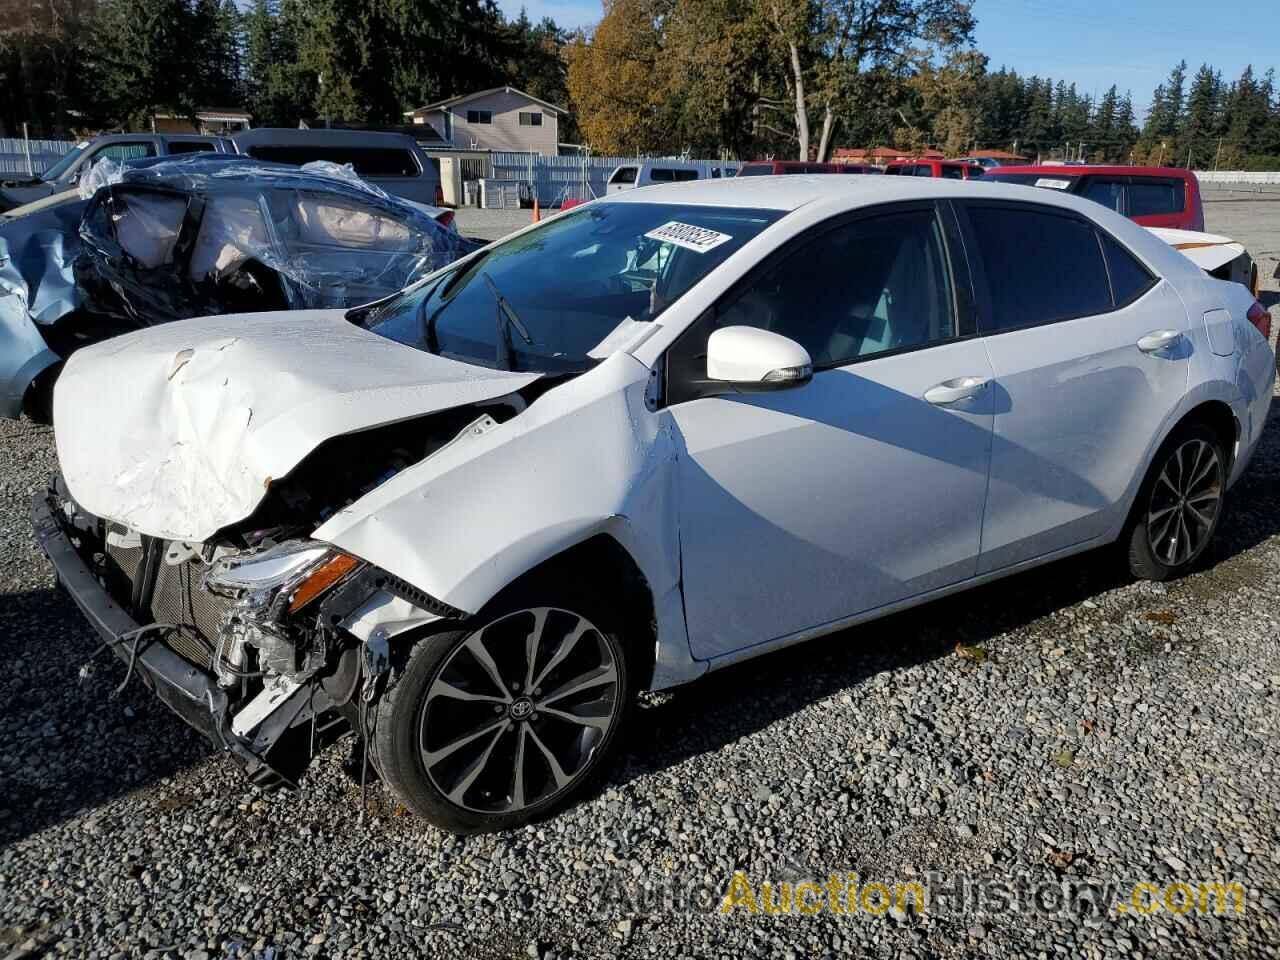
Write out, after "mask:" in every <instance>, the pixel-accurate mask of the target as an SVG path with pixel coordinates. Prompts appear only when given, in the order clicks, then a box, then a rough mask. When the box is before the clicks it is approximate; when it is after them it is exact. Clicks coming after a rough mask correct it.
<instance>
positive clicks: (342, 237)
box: [0, 154, 480, 419]
mask: <svg viewBox="0 0 1280 960" xmlns="http://www.w3.org/2000/svg"><path fill="white" fill-rule="evenodd" d="M438 213H445V211H438V210H434V209H433V208H430V207H426V206H423V205H421V204H414V203H409V202H407V201H403V200H399V199H397V198H393V197H390V196H388V195H387V194H386V193H385V192H384V191H382V190H381V189H379V188H378V187H375V186H371V185H370V184H367V183H365V182H363V181H362V180H360V179H359V177H357V176H355V175H354V174H353V173H352V172H351V170H350V169H349V168H345V167H339V166H337V165H335V164H331V163H312V164H307V165H305V166H304V167H301V168H299V167H290V166H286V165H283V164H271V163H264V162H261V161H256V160H252V159H250V158H246V157H239V156H224V155H208V154H205V155H199V154H196V155H190V156H186V157H182V158H180V159H172V158H158V159H155V160H146V161H132V162H129V163H117V162H114V161H111V160H103V161H100V162H99V163H98V164H96V165H95V166H94V167H93V168H92V170H90V172H89V173H88V174H86V175H85V177H84V178H82V182H81V196H80V197H79V198H77V197H76V195H75V194H72V195H70V196H69V197H66V198H64V199H62V200H61V201H60V202H59V203H57V204H54V205H51V206H49V207H48V208H47V209H40V210H34V211H32V212H29V213H26V214H24V215H22V216H19V217H16V218H12V219H6V220H5V221H4V222H3V223H2V224H0V416H6V417H16V416H18V415H19V414H20V413H21V412H23V410H24V408H25V409H26V411H27V412H28V413H30V414H32V415H34V416H36V417H37V418H39V419H47V418H48V413H49V411H48V387H49V385H50V384H51V382H52V376H53V375H56V373H57V368H58V364H59V363H60V362H61V361H62V360H65V359H66V358H67V357H68V356H69V355H70V354H71V353H72V352H74V350H75V349H77V348H78V347H79V346H81V345H83V344H85V343H91V342H96V341H98V340H103V339H107V338H109V337H112V336H116V335H118V334H120V333H122V332H125V331H128V330H133V329H137V328H140V327H147V326H152V325H155V324H159V323H164V322H166V321H170V320H178V319H186V318H189V317H195V316H205V315H211V314H227V313H248V312H255V311H262V310H303V309H314V308H332V307H351V306H356V305H358V304H362V303H368V302H371V301H375V300H379V299H382V298H384V297H386V296H388V295H390V294H392V293H394V292H396V291H397V290H400V289H402V288H403V287H405V286H408V285H410V284H412V283H414V282H415V281H417V280H418V279H420V278H422V277H424V276H426V275H428V274H430V273H431V272H433V271H435V270H437V269H439V268H440V267H443V266H446V265H447V264H449V263H452V262H453V261H454V260H456V259H458V258H459V257H461V256H463V255H465V254H466V253H469V252H470V251H472V250H474V249H476V248H477V247H479V246H480V244H478V243H476V242H474V241H470V240H467V239H465V238H463V237H461V236H459V234H458V233H457V231H456V229H455V228H454V227H453V226H452V223H451V222H450V223H448V224H446V223H442V222H440V221H439V220H437V219H436V216H435V214H438ZM448 219H451V218H448Z"/></svg>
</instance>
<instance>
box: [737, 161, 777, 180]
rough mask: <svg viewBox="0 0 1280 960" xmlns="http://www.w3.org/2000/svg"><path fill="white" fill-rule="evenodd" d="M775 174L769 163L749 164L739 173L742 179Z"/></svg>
mask: <svg viewBox="0 0 1280 960" xmlns="http://www.w3.org/2000/svg"><path fill="white" fill-rule="evenodd" d="M771 173H773V167H772V166H770V165H769V164H767V163H749V164H747V165H746V166H745V167H743V168H742V169H741V170H739V171H738V176H740V177H767V176H769V175H770V174H771Z"/></svg>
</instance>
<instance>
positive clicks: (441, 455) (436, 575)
mask: <svg viewBox="0 0 1280 960" xmlns="http://www.w3.org/2000/svg"><path fill="white" fill-rule="evenodd" d="M648 380H649V368H648V367H647V366H645V365H644V364H642V363H640V362H639V361H638V360H636V359H635V358H634V357H632V356H631V355H630V354H627V353H623V352H618V353H614V354H613V355H611V356H610V357H609V358H608V359H606V360H605V361H603V362H602V363H600V364H599V365H598V366H596V367H595V368H593V369H592V370H590V371H589V372H587V373H585V374H583V375H581V376H579V377H576V378H575V379H573V380H570V381H569V382H567V383H565V384H562V385H561V386H559V387H556V388H555V389H553V390H551V391H548V392H547V393H546V394H545V395H544V396H542V397H541V398H539V400H538V401H537V402H536V403H534V404H533V405H531V406H530V407H529V409H527V410H526V411H525V412H524V413H522V414H521V415H520V416H518V417H515V418H513V419H511V420H509V421H507V422H506V423H503V424H500V425H498V426H495V427H494V428H492V429H490V430H488V431H486V432H485V433H483V434H481V435H479V436H475V437H472V438H469V439H468V440H466V441H465V442H461V443H455V444H452V445H450V446H448V447H446V448H444V449H442V450H440V451H438V452H437V453H436V454H434V455H433V456H431V457H429V458H427V459H426V460H424V461H422V462H420V463H418V464H415V465H414V466H412V467H410V468H408V469H406V470H404V471H402V472H401V473H399V474H398V475H396V476H395V477H393V478H392V479H390V480H388V481H387V482H386V483H384V484H383V485H382V486H380V487H378V488H377V489H376V490H373V491H371V492H370V493H369V494H367V495H366V496H365V497H363V498H362V499H360V500H357V501H356V502H355V503H353V504H351V505H350V506H348V507H347V508H345V509H343V510H341V511H339V512H338V513H336V514H335V515H334V516H333V517H331V518H330V519H329V520H328V521H326V522H325V523H324V524H323V525H322V526H321V527H320V528H319V529H317V530H316V531H315V533H314V534H313V536H314V537H315V538H316V539H319V540H325V541H328V542H329V543H332V544H333V545H334V546H336V547H339V548H340V549H342V550H346V551H348V552H350V553H352V554H354V555H356V556H358V557H361V558H362V559H364V560H367V561H369V562H370V563H372V564H374V565H376V566H378V567H380V568H382V569H384V570H386V571H388V572H390V573H392V574H394V575H396V576H397V577H400V578H402V579H404V580H406V581H407V582H409V583H410V584H412V585H413V586H415V587H417V588H418V589H420V590H424V591H426V592H427V593H429V594H430V595H431V596H433V597H434V598H436V599H437V600H440V601H442V602H443V603H446V604H449V605H450V606H452V607H456V608H458V609H460V610H464V611H467V612H470V613H474V612H476V611H478V610H480V609H481V608H482V607H483V606H484V605H485V604H486V603H487V602H488V601H489V600H491V599H492V598H493V597H494V596H496V595H497V594H498V593H499V592H500V591H501V590H502V589H503V588H504V587H506V586H507V585H508V584H510V583H512V582H513V581H515V580H516V579H517V578H518V577H520V576H521V575H522V574H524V573H527V572H528V571H529V570H532V569H533V568H534V567H536V566H537V565H538V564H540V563H542V562H544V561H546V560H549V559H551V558H553V557H555V556H557V555H559V554H561V553H563V552H564V551H566V550H568V549H569V548H571V547H573V546H576V545H577V544H580V543H583V542H584V541H586V540H589V539H590V538H592V537H594V536H596V535H598V534H605V535H607V536H610V537H612V538H613V539H614V540H616V541H617V542H618V544H619V545H620V546H622V548H623V549H625V550H626V551H627V552H628V554H630V556H631V557H632V559H633V560H634V561H635V563H636V565H637V566H638V567H639V568H640V571H641V573H643V575H644V577H645V579H646V580H647V581H648V584H649V587H650V589H651V591H652V594H653V602H654V611H655V616H656V618H657V621H658V651H657V658H656V659H657V669H656V670H655V676H654V681H653V685H654V686H655V687H660V686H669V685H672V684H674V683H679V682H684V681H686V680H688V679H692V678H693V677H694V676H696V675H698V674H699V673H700V672H701V670H702V665H700V664H697V663H695V662H694V661H693V660H692V658H691V656H690V652H689V643H688V634H687V631H686V629H685V625H684V617H683V605H682V603H681V602H680V592H679V591H680V549H679V542H678V541H679V535H678V524H677V512H676V496H675V470H674V467H675V458H676V456H677V445H676V442H675V440H674V439H673V437H672V435H671V426H670V422H669V420H667V419H666V418H662V417H659V416H658V415H657V414H655V413H653V412H652V411H650V410H649V409H648V408H647V407H646V404H645V388H646V386H647V384H648ZM583 436H590V437H593V438H596V442H595V443H593V444H585V443H583V442H582V439H581V438H582V437H583Z"/></svg>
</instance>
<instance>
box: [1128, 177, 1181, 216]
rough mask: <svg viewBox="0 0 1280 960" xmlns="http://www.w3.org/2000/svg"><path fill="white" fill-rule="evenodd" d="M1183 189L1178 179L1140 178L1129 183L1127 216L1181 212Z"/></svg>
mask: <svg viewBox="0 0 1280 960" xmlns="http://www.w3.org/2000/svg"><path fill="white" fill-rule="evenodd" d="M1185 192H1186V191H1185V189H1184V187H1183V185H1182V183H1181V182H1180V181H1178V180H1142V179H1139V178H1137V177H1135V178H1134V179H1133V180H1132V181H1130V183H1129V216H1131V217H1156V216H1160V215H1162V214H1169V213H1181V212H1182V208H1183V203H1182V200H1183V196H1184V194H1185Z"/></svg>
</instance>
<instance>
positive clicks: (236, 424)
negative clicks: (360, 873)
mask: <svg viewBox="0 0 1280 960" xmlns="http://www.w3.org/2000/svg"><path fill="white" fill-rule="evenodd" d="M1266 317H1267V315H1266V313H1265V311H1262V310H1261V308H1260V307H1259V306H1257V305H1256V304H1255V303H1254V301H1253V299H1252V297H1250V296H1249V295H1248V293H1247V292H1246V291H1245V290H1244V289H1243V288H1242V287H1241V286H1240V285H1239V284H1232V283H1225V282H1221V281H1218V280H1214V279H1212V278H1210V277H1207V276H1205V275H1204V274H1203V273H1202V272H1201V271H1200V270H1198V269H1197V268H1196V267H1195V266H1194V265H1193V264H1192V263H1191V262H1190V261H1188V260H1187V259H1186V258H1185V257H1183V256H1181V255H1180V254H1178V253H1177V252H1176V251H1174V250H1172V249H1170V248H1169V247H1168V246H1167V245H1165V244H1164V243H1162V242H1160V241H1159V240H1158V239H1156V238H1155V237H1153V236H1152V235H1151V234H1150V233H1148V232H1147V231H1145V230H1143V229H1142V228H1141V227H1138V226H1136V225H1134V224H1133V223H1130V222H1129V221H1128V220H1126V219H1124V218H1123V217H1121V216H1119V215H1118V214H1116V213H1113V212H1112V211H1110V210H1107V209H1106V208H1104V207H1102V206H1100V205H1098V204H1095V203H1090V202H1088V201H1085V200H1081V199H1078V198H1075V197H1071V196H1061V195H1056V194H1052V193H1050V192H1048V191H1044V190H1035V189H1034V188H1028V187H1016V186H1006V185H1000V184H995V185H991V184H978V185H973V184H967V183H964V182H957V181H948V180H924V179H915V178H911V179H907V178H901V179H896V180H893V179H891V180H884V179H878V180H874V181H873V180H870V179H866V178H860V177H849V178H832V177H804V176H800V177H796V176H790V177H778V178H771V177H760V178H750V179H730V180H720V181H708V182H699V183H690V184H681V185H670V186H656V187H653V188H651V189H646V190H642V191H630V192H627V193H624V194H619V195H616V196H610V197H608V198H607V199H605V200H601V201H597V202H594V203H590V204H587V205H584V206H582V207H580V208H578V209H576V210H574V211H572V212H571V213H566V214H564V215H561V216H558V217H555V218H552V219H550V220H548V221H545V222H543V223H542V224H540V225H538V226H534V227H531V228H529V229H527V230H525V231H522V232H521V233H519V234H516V235H514V236H512V237H510V238H509V239H507V240H505V241H503V242H501V243H498V244H495V245H492V246H490V247H487V248H485V249H483V250H481V251H480V252H478V253H476V254H474V255H472V256H471V257H470V258H468V259H466V260H462V261H459V262H458V263H457V264H454V265H453V266H451V267H449V268H447V269H445V270H443V271H441V272H439V273H437V274H434V275H432V276H431V277H429V278H427V279H426V280H425V281H423V282H421V283H419V284H418V285H416V286H415V287H412V288H410V289H408V290H406V291H404V292H402V293H401V294H398V295H396V296H394V297H392V298H390V299H387V300H385V301H382V302H379V303H376V304H373V305H371V306H369V307H364V308H360V309H358V310H355V311H352V312H350V313H348V314H346V315H344V314H343V313H342V312H339V311H324V312H315V313H311V314H289V315H258V316H238V317H236V316H230V317H228V316H223V317H215V318H210V319H206V320H193V321H188V322H184V323H178V324H170V325H166V326H162V327H157V328H154V329H149V330H145V331H142V332H139V333H136V334H130V335H127V336H124V337H120V338H118V339H115V340H112V341H110V342H108V343H105V344H102V345H99V346H95V347H90V348H87V349H84V350H81V351H80V352H78V353H77V354H75V355H74V356H73V357H72V358H71V360H70V362H69V363H68V364H67V368H66V371H65V372H64V373H63V375H62V378H61V380H60V381H59V383H58V387H57V391H56V396H55V424H56V435H57V446H58V455H59V458H60V460H61V467H62V472H63V476H62V480H60V481H58V482H56V483H55V484H54V488H53V489H52V490H51V491H49V492H47V493H42V494H40V495H39V496H37V498H36V500H35V503H34V514H35V524H36V530H37V534H38V537H39V539H40V541H41V543H42V545H43V547H44V549H45V551H46V552H47V553H48V555H49V557H50V559H51V560H52V561H53V563H54V565H55V567H56V568H57V571H58V576H59V579H60V581H61V582H62V584H63V585H64V586H65V587H66V588H67V590H68V591H69V592H70V594H71V596H72V597H73V598H74V599H75V600H76V602H77V603H79V605H80V606H81V607H82V608H83V609H84V611H85V612H86V614H87V615H88V617H89V618H90V620H91V621H92V622H93V624H94V626H95V627H96V628H97V629H98V631H99V632H100V633H101V634H102V635H103V637H105V638H106V640H107V641H108V642H109V643H110V644H111V645H112V646H113V647H114V649H115V652H116V653H117V654H118V655H119V656H120V657H122V658H123V659H124V660H126V661H127V662H129V663H130V664H131V666H132V669H133V670H134V671H135V672H140V673H143V674H145V675H146V676H147V677H148V679H149V681H150V683H151V685H152V686H153V687H154V689H155V690H156V692H157V693H158V694H159V696H161V697H162V698H163V699H164V700H165V701H166V702H167V703H169V704H170V705H171V706H172V707H173V708H174V709H175V710H176V711H177V712H178V713H179V714H181V715H182V716H183V717H184V718H185V719H186V720H187V721H188V722H190V723H192V724H193V725H194V726H196V727H198V728H199V729H201V730H203V731H204V732H205V733H207V734H208V735H209V736H210V737H212V738H213V740H214V742H215V743H218V744H220V745H222V746H224V747H225V748H226V749H228V750H229V751H231V752H232V753H234V754H236V755H237V756H238V757H240V758H241V759H242V760H243V761H244V763H245V764H246V766H247V767H248V768H249V770H250V771H251V772H252V773H253V775H254V776H255V777H256V778H257V779H259V780H260V781H263V782H266V781H271V780H274V779H280V778H282V779H285V780H293V779H294V778H296V776H297V774H298V772H299V771H300V770H301V768H302V767H303V766H304V765H305V764H306V763H307V762H308V761H309V760H310V757H311V751H312V749H313V748H314V746H315V742H316V741H317V740H319V741H321V742H322V741H323V739H324V734H325V732H326V731H332V730H337V729H345V728H347V726H348V725H349V727H350V728H353V729H355V730H356V731H357V732H358V733H359V734H360V736H361V738H362V742H363V743H364V744H365V745H366V749H367V752H368V756H369V759H370V761H371V762H372V763H373V764H374V765H375V766H376V768H377V770H378V772H380V773H381V775H382V777H383V778H384V779H385V781H386V782H387V783H388V784H389V785H390V786H391V787H392V788H394V789H395V790H396V791H398V792H399V794H400V795H401V796H402V797H403V799H404V801H405V802H406V803H407V804H408V805H409V806H410V807H411V808H412V809H413V810H414V811H416V812H417V813H419V814H421V815H422V816H424V817H426V818H428V819H430V820H432V821H434V822H435V823H437V824H440V825H441V826H443V827H445V828H448V829H451V830H456V831H473V830H487V829H499V828H507V827H512V826H515V825H518V824H521V823H524V822H526V821H528V820H530V819H531V818H533V817H535V816H539V815H543V814H545V813H546V812H548V811H550V810H551V809H553V808H555V807H556V806H558V805H560V804H563V803H565V802H567V801H568V800H569V799H570V798H571V797H572V796H574V795H575V794H577V793H579V792H580V791H582V790H583V789H585V788H586V787H587V785H588V784H589V783H590V782H591V780H592V779H593V777H594V776H595V775H597V774H598V773H599V772H600V771H601V770H602V769H603V766H604V764H605V761H606V759H607V757H608V755H609V754H610V752H611V750H612V749H613V748H614V747H615V746H616V745H617V744H618V743H619V741H620V738H621V736H622V733H623V729H624V726H625V722H626V715H627V705H628V703H629V702H630V701H631V699H632V696H633V694H634V693H635V692H636V691H637V690H639V689H644V688H651V689H656V688H663V687H669V686H672V685H675V684H681V683H686V682H689V681H691V680H694V679H696V678H697V677H699V676H701V675H702V674H704V673H705V672H707V671H708V670H715V669H717V668H719V667H723V666H725V665H726V664H730V663H733V662H735V661H738V660H741V659H743V658H746V657H751V656H755V655H757V654H760V653H764V652H766V651H770V650H776V649H778V648H780V647H785V646H788V645H790V644H793V643H796V642H797V641H800V640H804V639H807V638H810V637H814V636H818V635H820V634H825V633H830V632H832V631H835V630H839V629H841V628H844V627H847V626H849V625H851V624H855V623H858V622H860V621H864V620H868V619H871V618H873V617H878V616H881V615H884V614H886V613H890V612H892V611H895V610H899V609H902V608H904V607H907V606H911V605H913V604H918V603H922V602H924V601H927V600H929V599H932V598H934V597H938V596H940V595H942V594H945V593H949V592H952V591H956V590H960V589H963V588H965V587H967V586H970V585H973V584H977V583H981V582H984V581H987V580H991V579H993V578H996V577H1001V576H1004V575H1006V574H1009V573H1013V572H1016V571H1019V570H1024V569H1026V568H1027V567H1029V566H1032V565H1035V564H1040V563H1045V562H1047V561H1051V560H1054V559H1056V558H1059V557H1065V556H1067V555H1069V554H1073V553H1076V552H1079V551H1082V550H1087V549H1090V548H1094V547H1103V546H1107V545H1116V546H1117V547H1118V548H1119V551H1120V553H1121V554H1122V555H1123V556H1124V557H1125V558H1126V559H1127V562H1128V564H1129V566H1130V568H1131V569H1132V571H1133V573H1134V574H1136V575H1138V576H1141V577H1150V578H1155V579H1164V578H1168V577H1172V576H1175V575H1177V574H1180V573H1182V572H1184V571H1186V570H1188V569H1190V568H1191V567H1193V565H1194V564H1195V563H1196V562H1197V560H1198V559H1199V558H1200V557H1201V556H1202V555H1203V554H1204V551H1205V549H1206V547H1207V545H1208V543H1209V542H1210V540H1211V538H1212V537H1213V534H1214V531H1215V529H1216V527H1217V525H1218V522H1219V519H1220V517H1221V511H1222V503H1223V496H1224V494H1225V493H1226V491H1227V488H1228V487H1229V486H1230V485H1231V483H1232V482H1233V481H1235V480H1236V479H1237V478H1238V477H1239V476H1240V474H1241V472H1242V471H1243V470H1244V469H1245V466H1246V464H1247V463H1248V461H1249V458H1250V455H1251V454H1252V453H1253V450H1254V448H1255V446H1256V444H1257V442H1258V437H1259V435H1260V433H1261V431H1262V429H1263V424H1264V422H1265V420H1266V415H1267V410H1268V407H1269V404H1270V402H1271V392H1272V383H1273V379H1274V376H1275V357H1274V356H1273V354H1272V351H1271V348H1270V346H1269V345H1268V341H1267V338H1266V335H1265V333H1266V330H1267V327H1268V324H1269V319H1266ZM795 655H797V656H803V653H802V652H800V651H799V650H797V651H796V654H795ZM335 717H338V718H342V719H344V720H345V721H346V723H345V724H342V725H336V724H332V723H330V722H329V721H330V720H331V719H332V718H335ZM980 721H981V718H980V716H979V717H978V721H977V722H980ZM317 730H318V731H319V736H318V737H317V736H315V735H314V732H315V731H317Z"/></svg>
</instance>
